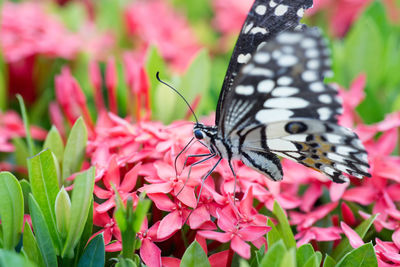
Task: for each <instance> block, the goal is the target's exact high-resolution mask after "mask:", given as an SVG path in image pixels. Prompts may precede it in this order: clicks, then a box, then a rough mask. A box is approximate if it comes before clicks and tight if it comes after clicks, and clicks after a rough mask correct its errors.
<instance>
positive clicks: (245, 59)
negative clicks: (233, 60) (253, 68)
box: [237, 53, 251, 64]
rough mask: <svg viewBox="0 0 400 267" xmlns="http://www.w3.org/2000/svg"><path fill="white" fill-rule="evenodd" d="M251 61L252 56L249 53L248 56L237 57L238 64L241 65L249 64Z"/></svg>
mask: <svg viewBox="0 0 400 267" xmlns="http://www.w3.org/2000/svg"><path fill="white" fill-rule="evenodd" d="M250 59H251V54H250V53H248V54H246V55H244V54H240V55H239V56H238V57H237V62H238V63H241V64H246V63H247V62H249V60H250Z"/></svg>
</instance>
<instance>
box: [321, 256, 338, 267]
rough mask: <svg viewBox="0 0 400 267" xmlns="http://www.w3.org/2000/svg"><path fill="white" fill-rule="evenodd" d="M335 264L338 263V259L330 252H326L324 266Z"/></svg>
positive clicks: (331, 266) (332, 266)
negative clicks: (329, 253)
mask: <svg viewBox="0 0 400 267" xmlns="http://www.w3.org/2000/svg"><path fill="white" fill-rule="evenodd" d="M335 265H336V261H335V260H334V259H333V258H332V257H331V256H329V255H328V254H325V260H324V265H323V267H335Z"/></svg>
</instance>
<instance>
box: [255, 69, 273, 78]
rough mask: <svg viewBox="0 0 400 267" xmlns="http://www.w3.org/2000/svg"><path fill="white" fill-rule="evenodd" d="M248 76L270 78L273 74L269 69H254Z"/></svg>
mask: <svg viewBox="0 0 400 267" xmlns="http://www.w3.org/2000/svg"><path fill="white" fill-rule="evenodd" d="M250 75H253V76H266V77H272V76H274V73H273V72H272V71H271V70H269V69H263V68H254V69H252V70H251V71H250Z"/></svg>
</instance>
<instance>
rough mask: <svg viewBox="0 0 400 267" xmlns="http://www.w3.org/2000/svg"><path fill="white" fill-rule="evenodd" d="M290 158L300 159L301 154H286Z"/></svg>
mask: <svg viewBox="0 0 400 267" xmlns="http://www.w3.org/2000/svg"><path fill="white" fill-rule="evenodd" d="M286 153H287V154H288V155H289V156H291V157H293V158H296V159H297V158H300V157H301V154H300V153H297V152H286Z"/></svg>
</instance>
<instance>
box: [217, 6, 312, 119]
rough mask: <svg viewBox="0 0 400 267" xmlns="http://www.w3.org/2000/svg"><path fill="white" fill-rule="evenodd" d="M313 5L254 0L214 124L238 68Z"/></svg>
mask: <svg viewBox="0 0 400 267" xmlns="http://www.w3.org/2000/svg"><path fill="white" fill-rule="evenodd" d="M311 6H312V0H275V1H274V0H271V1H269V0H256V1H255V2H254V4H253V6H252V7H251V9H250V11H249V13H248V15H247V18H246V21H245V22H244V24H243V27H242V30H241V33H240V35H239V38H238V40H237V42H236V45H235V48H234V50H233V53H232V56H231V60H230V62H229V66H228V70H227V73H226V75H225V79H224V83H223V86H222V90H221V94H220V96H219V100H218V105H217V114H216V125H218V123H219V118H220V113H219V112H218V110H220V109H221V105H222V104H223V102H224V101H225V96H226V94H227V93H228V92H229V91H230V90H231V89H232V85H233V83H234V80H235V77H236V76H237V75H238V73H239V70H240V68H241V67H242V66H243V65H245V64H246V63H247V62H248V61H249V60H250V58H251V55H252V54H253V53H254V51H255V50H256V49H257V47H258V46H259V45H260V44H261V43H263V42H267V41H269V40H270V39H271V38H273V37H274V36H275V35H276V34H278V33H279V32H281V31H284V30H287V29H292V28H295V27H296V26H298V25H299V21H300V19H301V18H302V16H303V14H304V11H305V10H306V9H308V8H310V7H311Z"/></svg>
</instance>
